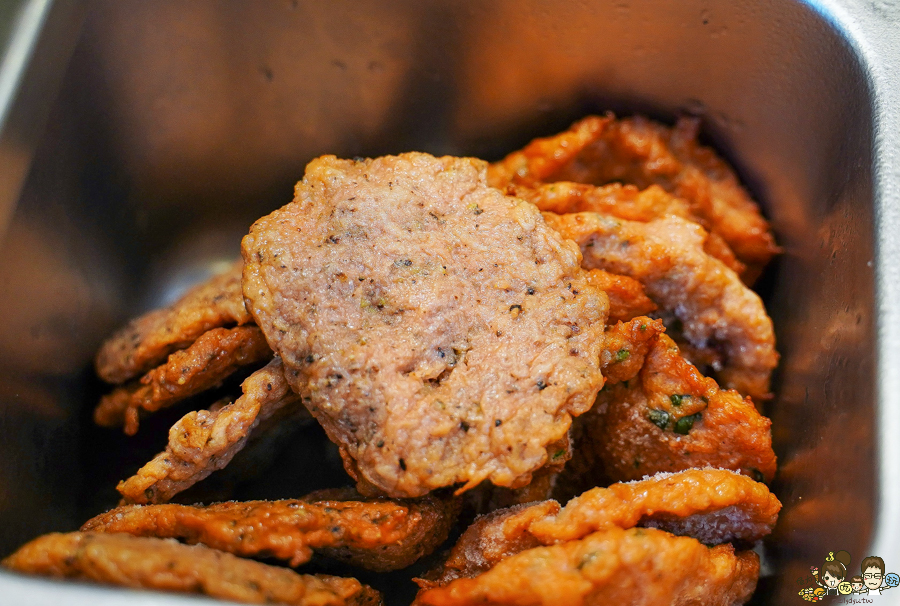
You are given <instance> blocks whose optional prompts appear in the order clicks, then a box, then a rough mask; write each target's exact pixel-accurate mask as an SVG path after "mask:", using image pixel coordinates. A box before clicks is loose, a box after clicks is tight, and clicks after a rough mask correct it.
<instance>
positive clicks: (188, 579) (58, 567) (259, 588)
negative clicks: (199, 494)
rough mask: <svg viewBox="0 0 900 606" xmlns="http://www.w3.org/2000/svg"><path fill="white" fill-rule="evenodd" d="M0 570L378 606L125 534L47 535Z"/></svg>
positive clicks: (367, 593)
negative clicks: (5, 568)
mask: <svg viewBox="0 0 900 606" xmlns="http://www.w3.org/2000/svg"><path fill="white" fill-rule="evenodd" d="M3 565H4V566H5V567H7V568H9V569H11V570H16V571H18V572H23V573H26V574H39V575H45V576H51V577H58V578H70V579H81V580H88V581H94V582H97V583H106V584H111V585H122V586H124V587H132V588H135V589H138V588H143V589H159V590H162V591H175V592H183V593H201V594H205V595H208V596H211V597H215V598H221V599H224V600H234V601H236V602H244V603H248V604H296V605H300V606H343V605H351V604H352V605H358V606H363V605H366V606H369V605H372V606H374V605H376V604H381V603H382V601H381V595H380V594H379V593H378V592H377V591H375V590H374V589H372V588H371V587H368V586H366V585H362V584H360V582H359V581H357V580H356V579H349V578H341V577H332V576H327V575H315V576H313V575H301V574H297V573H296V572H294V571H293V570H288V569H287V568H279V567H276V566H269V565H267V564H262V563H260V562H254V561H252V560H244V559H242V558H238V557H235V556H233V555H231V554H228V553H223V552H221V551H216V550H214V549H210V548H208V547H204V546H203V545H182V544H181V543H178V542H176V541H172V540H164V539H152V538H149V539H148V538H140V537H133V536H130V535H127V534H103V533H91V532H87V533H84V532H73V533H69V534H56V533H54V534H48V535H44V536H42V537H38V538H37V539H35V540H33V541H31V542H30V543H28V544H26V545H24V546H23V547H21V548H20V549H19V550H18V551H17V552H16V553H14V554H12V555H11V556H9V557H8V558H6V559H5V560H3Z"/></svg>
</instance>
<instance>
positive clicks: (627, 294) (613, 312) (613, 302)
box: [587, 269, 656, 324]
mask: <svg viewBox="0 0 900 606" xmlns="http://www.w3.org/2000/svg"><path fill="white" fill-rule="evenodd" d="M587 275H588V279H590V281H591V283H592V284H594V286H596V287H597V288H599V289H600V290H602V291H603V292H605V293H606V296H608V297H609V318H608V319H607V322H608V323H610V324H612V323H614V322H627V321H629V320H631V319H632V318H636V317H637V316H645V315H647V314H649V313H650V312H653V311H656V303H654V302H653V301H651V300H650V298H649V297H648V296H647V295H646V294H645V293H644V287H643V286H641V283H640V282H638V281H637V280H635V279H634V278H629V277H628V276H619V275H616V274H611V273H609V272H608V271H603V270H602V269H592V270H590V271H588V272H587Z"/></svg>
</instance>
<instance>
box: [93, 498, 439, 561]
mask: <svg viewBox="0 0 900 606" xmlns="http://www.w3.org/2000/svg"><path fill="white" fill-rule="evenodd" d="M328 497H332V498H328ZM454 519H455V517H454V515H453V506H452V504H450V503H449V502H448V501H442V500H439V499H437V498H435V497H432V496H428V497H424V498H423V499H421V500H415V501H412V500H409V501H391V500H389V499H379V498H373V499H363V498H362V497H360V496H359V495H358V494H345V493H331V494H329V493H323V494H318V495H316V494H313V495H310V496H309V497H306V498H305V499H294V500H283V501H248V502H228V503H216V504H213V505H207V506H200V505H197V506H191V505H174V504H165V505H125V506H122V507H118V508H116V509H113V510H111V511H108V512H106V513H104V514H101V515H99V516H97V517H95V518H93V519H92V520H89V521H88V522H87V523H85V524H84V526H82V527H81V530H82V531H84V532H88V531H90V532H126V533H128V534H132V535H135V536H143V537H157V538H175V539H180V540H181V541H184V542H187V543H190V544H196V543H203V544H204V545H206V546H208V547H212V548H214V549H219V550H221V551H227V552H229V553H233V554H235V555H239V556H245V557H274V558H278V559H281V560H287V561H288V562H289V563H290V565H291V567H297V566H299V565H300V564H303V563H305V562H307V561H309V559H310V558H311V557H312V552H313V550H315V551H317V552H321V553H325V554H326V555H329V556H332V557H337V558H338V559H341V560H345V561H348V562H350V563H352V564H356V565H358V566H362V567H363V568H368V569H369V570H378V571H387V570H397V569H400V568H405V567H406V566H409V565H410V564H412V563H413V562H415V561H416V560H418V559H419V558H420V557H422V556H424V555H427V554H429V553H431V552H432V551H433V550H434V549H435V547H437V546H438V545H439V544H441V543H442V542H443V541H444V540H445V539H446V538H447V534H448V533H449V531H450V526H451V525H452V524H453V521H454Z"/></svg>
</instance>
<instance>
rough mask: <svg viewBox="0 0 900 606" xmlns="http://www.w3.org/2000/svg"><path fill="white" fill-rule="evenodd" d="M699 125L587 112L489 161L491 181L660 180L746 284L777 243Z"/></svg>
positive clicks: (655, 182) (643, 184)
mask: <svg viewBox="0 0 900 606" xmlns="http://www.w3.org/2000/svg"><path fill="white" fill-rule="evenodd" d="M698 129H699V120H697V119H694V118H682V119H680V120H679V121H678V123H677V125H676V126H675V128H668V127H665V126H662V125H661V124H657V123H655V122H652V121H650V120H647V119H646V118H643V117H640V116H637V117H634V118H625V119H623V120H615V119H613V116H612V115H611V114H607V115H606V116H605V117H603V118H601V117H598V116H588V117H586V118H583V119H582V120H579V121H578V122H576V123H575V124H573V125H572V126H571V127H570V128H569V130H567V131H565V132H563V133H560V134H559V135H556V136H555V137H549V138H546V139H536V140H535V141H533V142H532V143H530V144H529V145H528V146H526V147H525V148H524V149H523V150H521V151H519V152H513V153H512V154H510V155H509V156H507V157H506V158H505V159H504V160H502V161H501V162H498V163H496V164H494V165H492V166H491V184H492V185H494V186H495V187H501V188H502V187H505V186H506V185H507V184H509V183H513V184H519V185H524V186H530V187H535V186H539V185H540V184H541V183H548V182H556V181H571V182H576V183H591V184H595V185H603V184H605V183H610V182H614V181H621V182H623V183H628V184H633V185H636V186H637V187H639V188H646V187H650V186H652V185H659V186H660V187H662V188H663V189H665V190H666V191H668V192H670V193H672V194H675V195H676V196H678V197H679V198H682V199H684V200H686V201H687V202H688V204H689V206H690V213H691V218H692V219H695V220H698V221H699V222H700V223H701V224H702V225H703V226H704V227H705V228H706V229H708V230H709V231H711V232H713V233H715V234H717V235H718V236H719V237H721V238H722V239H723V240H724V241H725V242H726V243H727V244H728V246H729V247H730V248H731V249H732V250H734V252H735V254H736V255H737V258H738V259H740V260H741V261H742V262H744V263H746V264H747V266H748V270H747V272H745V275H744V277H745V281H746V282H747V283H752V282H753V280H754V279H755V276H756V275H758V273H759V271H760V270H761V268H762V267H763V266H765V264H766V263H767V262H768V261H769V260H770V259H771V258H772V256H773V255H775V254H776V253H777V252H778V247H777V246H776V245H775V239H774V237H773V235H772V231H771V229H770V228H769V224H768V222H767V221H766V220H765V219H764V218H763V217H762V214H761V213H760V211H759V208H758V207H757V205H756V203H755V202H754V201H753V200H752V199H751V198H750V196H749V194H748V193H747V192H746V190H744V188H743V187H741V185H740V183H739V182H738V180H737V177H736V176H735V174H734V171H733V170H732V169H731V167H729V166H728V165H727V164H726V163H725V162H724V161H722V159H721V158H719V157H718V156H717V155H716V153H715V152H714V151H712V150H711V149H709V148H707V147H704V146H701V145H699V144H698V143H697V131H698ZM569 212H571V211H569ZM628 218H631V217H628Z"/></svg>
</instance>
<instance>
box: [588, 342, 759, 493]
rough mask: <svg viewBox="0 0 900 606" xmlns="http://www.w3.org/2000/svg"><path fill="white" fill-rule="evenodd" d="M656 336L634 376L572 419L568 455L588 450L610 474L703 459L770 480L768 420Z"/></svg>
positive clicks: (681, 466) (636, 474)
mask: <svg viewBox="0 0 900 606" xmlns="http://www.w3.org/2000/svg"><path fill="white" fill-rule="evenodd" d="M656 339H657V340H656V342H655V343H654V345H653V347H651V348H650V351H649V353H648V354H647V357H646V359H645V361H644V366H643V368H641V371H640V373H639V374H638V376H637V377H636V378H635V379H634V380H632V381H628V382H623V383H617V384H615V385H611V386H609V387H608V388H607V389H604V390H603V391H602V392H601V393H600V395H599V396H598V397H597V404H596V405H595V406H594V408H592V409H591V411H590V412H588V413H587V414H585V415H584V416H582V417H580V418H579V419H578V422H579V425H581V431H580V436H581V439H580V440H579V442H578V443H577V444H576V448H575V456H574V459H578V458H580V457H589V458H590V459H591V460H594V461H595V462H596V463H597V464H599V465H601V466H602V468H603V473H604V474H605V476H606V477H608V478H609V479H611V480H613V481H628V480H637V479H640V478H642V477H643V476H645V475H649V474H654V473H658V472H660V471H666V472H673V471H682V470H685V469H689V468H692V467H706V466H712V467H719V468H724V469H731V470H733V471H737V472H740V473H743V474H745V475H748V476H750V477H752V478H755V479H758V480H766V481H771V480H772V478H773V476H774V475H775V464H776V458H775V453H774V451H773V450H772V435H771V431H770V427H771V424H772V423H771V421H769V419H767V418H766V417H764V416H762V415H761V414H759V412H758V411H757V410H756V408H755V407H754V406H753V403H752V402H750V400H749V399H746V398H743V397H742V396H741V395H740V394H739V393H737V392H736V391H733V390H724V389H719V386H718V385H717V384H716V382H715V381H714V380H713V379H710V378H708V377H704V376H703V375H702V374H700V372H699V371H698V370H697V369H696V368H695V367H694V366H693V365H691V364H690V363H689V362H688V361H687V360H685V359H684V358H683V357H682V356H681V354H680V352H679V350H678V346H677V345H675V343H674V342H673V341H672V340H671V339H669V338H668V337H667V336H666V335H664V334H661V335H658V336H657V337H656ZM574 459H573V460H574Z"/></svg>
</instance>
